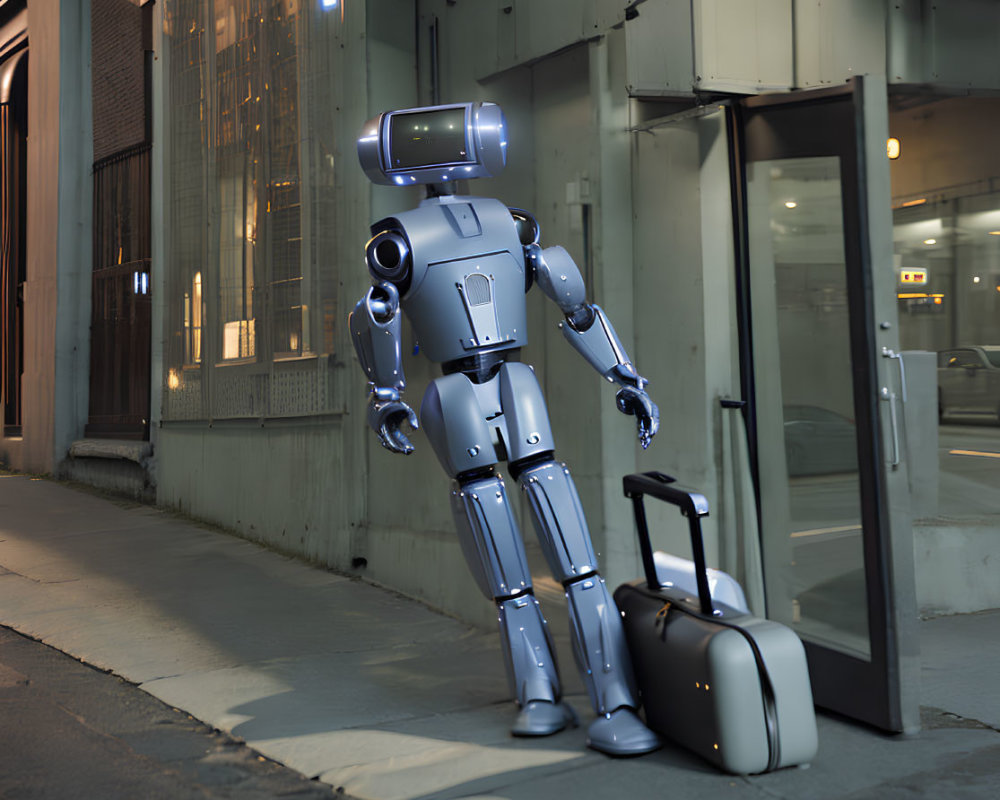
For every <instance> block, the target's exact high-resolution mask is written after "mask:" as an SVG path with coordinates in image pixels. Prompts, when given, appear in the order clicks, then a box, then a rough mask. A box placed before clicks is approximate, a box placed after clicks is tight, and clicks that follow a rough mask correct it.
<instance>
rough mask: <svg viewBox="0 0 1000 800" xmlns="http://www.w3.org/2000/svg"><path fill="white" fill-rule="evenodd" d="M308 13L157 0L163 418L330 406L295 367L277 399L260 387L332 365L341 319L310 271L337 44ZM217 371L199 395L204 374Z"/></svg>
mask: <svg viewBox="0 0 1000 800" xmlns="http://www.w3.org/2000/svg"><path fill="white" fill-rule="evenodd" d="M315 11H316V7H315V6H314V5H313V4H307V3H302V2H301V1H300V0H165V2H164V12H163V18H164V48H165V51H166V52H167V53H169V57H168V58H165V60H164V63H165V65H166V75H165V82H166V87H165V91H166V93H167V98H168V100H167V103H166V106H167V107H168V110H169V113H168V114H166V115H165V123H166V136H165V139H166V142H165V150H166V153H167V164H168V174H167V175H166V182H167V195H168V200H167V206H168V214H169V220H168V225H167V237H166V238H167V242H166V248H165V250H166V254H167V261H168V264H167V267H166V274H167V276H168V278H167V280H168V294H169V299H168V301H167V314H168V318H167V325H168V334H169V336H168V339H167V341H168V342H169V344H168V351H167V353H166V354H165V359H166V362H167V363H166V364H165V366H166V367H167V370H168V371H167V372H165V373H164V374H165V375H167V376H169V374H171V373H170V372H169V370H171V369H172V370H173V374H175V375H177V376H179V380H178V381H174V382H173V383H174V384H176V385H172V384H171V381H170V380H169V377H168V378H167V379H166V380H165V384H166V389H168V390H169V391H167V392H166V393H165V400H164V418H165V419H171V418H184V419H190V418H202V417H205V416H208V415H211V416H220V417H225V416H246V415H250V416H257V415H259V414H261V413H264V411H265V410H264V407H263V406H262V403H263V404H268V405H269V407H270V409H271V411H273V412H274V413H281V414H286V413H291V414H296V413H303V412H310V411H313V410H316V409H318V408H320V407H321V406H324V404H328V403H330V402H332V395H331V394H329V393H328V392H327V391H326V389H325V386H324V387H321V389H322V391H318V390H316V387H315V386H313V384H312V383H310V380H312V381H313V383H315V378H310V377H309V375H308V373H306V372H305V371H304V370H300V372H299V373H296V375H295V376H294V377H290V378H287V379H285V378H282V380H281V381H280V383H281V386H282V390H281V392H280V393H274V392H271V391H270V390H269V389H268V388H267V386H268V384H269V383H270V382H271V377H270V376H272V375H275V374H277V372H278V371H279V370H283V369H285V366H286V365H281V366H279V365H278V364H279V362H283V361H286V360H290V359H291V360H297V359H302V358H304V357H309V356H313V355H316V354H319V353H330V352H332V351H333V349H334V343H335V332H336V327H337V324H339V321H340V320H341V319H342V317H343V315H341V314H340V313H339V309H338V307H337V304H336V298H337V293H338V285H339V276H338V275H337V272H336V270H335V269H332V268H329V267H327V268H325V269H321V265H329V264H330V263H331V258H330V254H331V253H332V252H333V251H334V248H335V245H336V238H335V233H336V221H335V217H336V215H337V213H338V210H337V206H336V203H335V202H334V198H335V180H334V169H333V165H334V159H333V153H334V152H335V146H334V134H335V130H336V125H337V124H338V123H339V121H338V120H337V112H338V109H339V107H340V106H341V105H342V103H341V100H340V99H339V94H340V93H341V91H342V89H341V82H340V81H338V80H335V79H334V78H335V77H336V75H337V69H336V64H337V63H339V61H340V59H342V58H343V50H342V48H341V47H339V46H338V37H339V36H340V35H341V32H342V31H341V28H340V26H337V25H331V22H333V21H334V18H333V17H330V16H329V15H317V14H316V13H315ZM230 365H254V366H253V367H252V368H251V367H250V366H246V367H245V368H244V369H242V370H241V369H229V367H230ZM220 367H222V368H224V369H223V370H222V371H220V372H219V373H218V377H217V379H216V380H215V381H214V382H212V383H211V384H209V382H207V381H206V382H204V383H202V379H201V377H200V374H201V371H203V370H206V369H207V370H214V369H216V368H220ZM287 369H288V370H291V369H293V367H291V366H288V367H287ZM251 372H252V373H253V374H255V375H259V376H262V377H261V378H260V379H259V380H257V382H256V383H254V384H253V388H252V389H250V388H248V387H249V386H250V384H249V383H247V381H248V379H247V378H246V377H241V376H245V375H247V374H250V373H251ZM223 373H225V376H223ZM324 374H325V367H324ZM323 380H324V381H325V380H326V379H325V378H324V379H323ZM209 387H211V396H209V395H208V394H202V389H203V388H204V389H206V390H208V389H209Z"/></svg>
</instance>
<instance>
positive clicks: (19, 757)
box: [0, 627, 344, 800]
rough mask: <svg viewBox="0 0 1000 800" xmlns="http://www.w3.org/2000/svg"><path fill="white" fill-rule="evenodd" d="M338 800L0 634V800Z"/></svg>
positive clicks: (183, 717) (131, 689) (147, 701)
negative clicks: (223, 799) (224, 799)
mask: <svg viewBox="0 0 1000 800" xmlns="http://www.w3.org/2000/svg"><path fill="white" fill-rule="evenodd" d="M335 796H336V797H344V795H343V794H340V795H336V794H335V793H334V791H333V788H332V787H331V786H328V785H326V784H321V783H318V782H316V781H310V780H308V779H306V778H305V777H304V776H302V775H300V774H299V773H297V772H294V771H292V770H290V769H288V768H286V767H284V766H282V765H280V764H277V763H275V762H273V761H269V760H267V759H265V758H263V757H261V756H259V755H258V754H257V753H256V752H254V751H253V750H251V749H250V748H248V747H246V746H244V745H242V744H240V743H239V742H237V741H235V740H234V739H232V738H230V737H228V736H226V735H225V734H223V733H221V732H219V731H216V730H213V729H212V728H209V727H207V726H206V725H204V724H203V723H201V722H198V721H197V720H195V719H193V718H192V717H190V716H188V715H187V714H184V713H183V712H181V711H178V710H177V709H173V708H170V707H169V706H166V705H164V704H163V703H161V702H160V701H159V700H156V699H155V698H153V697H151V696H150V695H148V694H146V693H145V692H143V691H142V690H141V689H138V688H136V687H135V686H132V685H131V684H129V683H126V682H125V681H123V680H121V679H120V678H117V677H115V676H113V675H109V674H106V673H104V672H100V671H98V670H95V669H93V668H91V667H89V666H86V665H85V664H82V663H80V662H79V661H76V660H75V659H72V658H70V657H69V656H66V655H64V654H63V653H60V652H58V651H57V650H53V649H52V648H50V647H47V646H46V645H44V644H41V643H39V642H36V641H34V640H31V639H27V638H25V637H23V636H21V635H19V634H17V633H15V632H13V631H11V630H10V629H8V628H3V627H0V800H29V799H30V800H74V799H75V798H81V800H83V799H85V800H126V799H127V800H135V799H136V798H142V800H159V798H162V799H163V800H188V798H190V799H191V800H194V798H198V800H212V799H214V798H220V799H221V798H233V800H235V799H236V798H239V800H274V798H299V799H300V800H314V799H315V800H319V798H331V797H335Z"/></svg>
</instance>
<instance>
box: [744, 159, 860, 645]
mask: <svg viewBox="0 0 1000 800" xmlns="http://www.w3.org/2000/svg"><path fill="white" fill-rule="evenodd" d="M840 169H841V164H840V160H839V159H838V158H836V157H817V158H790V159H780V160H774V161H761V162H756V163H752V164H749V165H748V166H747V192H748V201H749V202H748V206H749V207H748V221H749V228H750V230H749V235H750V262H751V263H750V270H751V293H752V296H753V298H754V315H753V326H754V331H753V340H754V362H755V364H757V365H758V369H759V370H760V369H761V365H766V366H765V367H764V369H765V370H766V372H767V374H768V375H769V376H773V378H774V380H769V381H766V382H763V385H761V383H758V386H757V391H756V395H757V426H758V447H759V454H758V457H759V462H760V485H761V521H762V536H763V544H764V548H763V554H764V569H765V572H766V573H767V576H768V580H767V594H768V616H769V617H772V618H774V619H778V620H780V621H782V622H785V623H786V624H789V625H791V626H792V627H794V629H795V630H796V632H797V633H798V634H799V635H800V636H802V637H803V638H805V639H808V640H812V641H815V642H819V643H822V644H824V645H825V646H828V647H832V648H834V649H837V650H840V651H842V652H847V653H850V654H852V655H855V656H857V657H860V658H868V657H869V656H870V645H869V639H868V620H867V603H866V594H865V576H864V554H863V552H862V546H861V541H862V540H861V500H860V484H859V478H858V455H857V453H858V444H857V430H856V428H855V424H854V390H853V377H852V369H851V358H850V318H849V311H848V304H847V267H846V260H845V256H844V235H843V222H842V220H843V210H842V197H841V184H840Z"/></svg>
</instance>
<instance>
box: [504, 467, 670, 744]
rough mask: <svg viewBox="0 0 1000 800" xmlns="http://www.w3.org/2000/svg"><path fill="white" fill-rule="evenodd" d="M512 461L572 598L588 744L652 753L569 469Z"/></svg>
mask: <svg viewBox="0 0 1000 800" xmlns="http://www.w3.org/2000/svg"><path fill="white" fill-rule="evenodd" d="M513 466H514V468H515V470H516V471H517V474H518V481H519V483H520V485H521V488H522V489H523V490H524V491H525V493H526V494H527V496H528V500H529V504H530V506H531V511H532V518H533V520H534V523H535V530H536V532H537V533H538V538H539V541H540V542H541V545H542V550H543V552H544V553H545V557H546V559H547V560H548V563H549V566H550V567H551V569H552V572H553V574H554V575H555V577H556V579H557V580H559V581H560V582H561V583H562V584H563V587H564V589H565V590H566V598H567V600H568V601H569V612H570V633H571V638H572V640H573V652H574V655H575V656H576V661H577V665H578V667H579V668H580V672H581V674H582V676H583V679H584V683H585V684H586V685H587V691H588V693H589V695H590V701H591V703H592V704H593V706H594V710H595V711H596V712H597V713H598V715H599V716H598V719H597V720H595V721H594V722H593V723H592V724H591V725H590V727H589V729H588V731H587V734H588V739H587V743H588V744H589V745H590V746H591V747H593V748H594V749H596V750H600V751H602V752H605V753H608V754H610V755H636V754H639V753H646V752H649V751H651V750H655V749H656V748H657V747H659V746H660V742H659V739H658V738H657V736H656V734H654V733H652V732H651V731H650V730H649V729H648V728H646V727H645V725H643V724H642V722H641V721H640V720H639V717H638V716H637V715H636V713H635V709H636V708H638V705H639V698H638V692H637V689H636V686H635V678H634V676H633V674H632V662H631V659H630V658H629V654H628V650H627V648H626V644H625V632H624V629H623V627H622V621H621V616H620V614H619V612H618V608H617V607H616V606H615V603H614V600H613V599H612V597H611V595H610V593H609V592H608V589H607V587H606V586H605V584H604V581H603V580H602V578H601V576H600V575H599V574H598V572H597V558H596V556H595V555H594V550H593V545H592V544H591V541H590V534H589V532H588V530H587V523H586V520H585V519H584V516H583V508H582V506H581V505H580V498H579V496H578V495H577V492H576V487H575V486H574V484H573V479H572V478H571V477H570V474H569V470H568V469H567V468H566V466H565V465H563V464H560V463H558V462H556V461H553V460H545V461H540V462H539V461H535V462H534V463H533V464H521V465H517V464H515V465H513ZM518 466H520V467H521V469H517V467H518Z"/></svg>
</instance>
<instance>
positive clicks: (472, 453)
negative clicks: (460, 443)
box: [468, 444, 479, 458]
mask: <svg viewBox="0 0 1000 800" xmlns="http://www.w3.org/2000/svg"><path fill="white" fill-rule="evenodd" d="M468 453H469V455H470V456H472V457H473V458H475V457H476V456H478V455H479V445H478V444H477V445H474V446H472V447H470V448H469V450H468Z"/></svg>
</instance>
